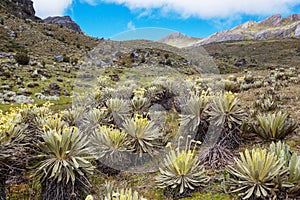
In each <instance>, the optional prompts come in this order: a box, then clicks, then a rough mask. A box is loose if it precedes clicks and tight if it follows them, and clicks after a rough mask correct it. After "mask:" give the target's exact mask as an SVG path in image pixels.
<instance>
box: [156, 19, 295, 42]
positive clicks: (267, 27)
mask: <svg viewBox="0 0 300 200" xmlns="http://www.w3.org/2000/svg"><path fill="white" fill-rule="evenodd" d="M177 35H180V34H179V33H177ZM171 36H172V34H171V35H170V36H167V37H165V38H172V37H171ZM299 36H300V14H292V15H290V16H288V17H286V18H282V16H281V15H280V14H276V15H273V16H270V17H268V18H266V19H265V20H263V21H260V22H255V21H248V22H245V23H244V24H241V25H239V26H236V27H234V28H232V29H230V30H225V31H221V32H217V33H215V34H213V35H211V36H209V37H207V38H202V39H201V38H194V39H193V41H192V42H191V41H190V43H186V45H185V46H184V45H182V44H184V42H182V41H186V38H191V37H189V36H186V37H177V43H174V42H172V40H166V39H165V38H163V39H161V40H159V41H160V42H164V43H167V44H170V45H173V46H176V44H181V45H180V46H177V47H193V46H201V45H204V44H209V43H214V42H225V41H240V40H265V39H282V38H296V37H299ZM180 40H182V41H180Z"/></svg>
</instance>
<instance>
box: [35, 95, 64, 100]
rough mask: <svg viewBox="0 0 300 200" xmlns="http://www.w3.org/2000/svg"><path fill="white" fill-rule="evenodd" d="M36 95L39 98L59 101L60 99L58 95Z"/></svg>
mask: <svg viewBox="0 0 300 200" xmlns="http://www.w3.org/2000/svg"><path fill="white" fill-rule="evenodd" d="M34 96H35V97H36V98H38V99H41V100H46V101H58V100H59V97H57V96H45V95H43V94H42V93H35V94H34Z"/></svg>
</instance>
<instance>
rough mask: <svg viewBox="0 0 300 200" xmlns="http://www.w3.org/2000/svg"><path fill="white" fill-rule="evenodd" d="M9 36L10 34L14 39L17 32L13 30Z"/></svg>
mask: <svg viewBox="0 0 300 200" xmlns="http://www.w3.org/2000/svg"><path fill="white" fill-rule="evenodd" d="M9 36H10V37H11V38H12V39H14V38H15V37H16V34H15V32H14V31H11V32H10V34H9Z"/></svg>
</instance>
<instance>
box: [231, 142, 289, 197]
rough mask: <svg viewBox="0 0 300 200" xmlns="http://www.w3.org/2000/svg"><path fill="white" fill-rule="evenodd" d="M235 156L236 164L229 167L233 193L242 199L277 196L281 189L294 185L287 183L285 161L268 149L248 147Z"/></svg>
mask: <svg viewBox="0 0 300 200" xmlns="http://www.w3.org/2000/svg"><path fill="white" fill-rule="evenodd" d="M240 156H241V158H240V159H238V158H235V166H229V167H228V170H227V171H228V173H229V175H230V177H229V185H230V192H231V193H238V195H239V196H240V197H241V198H242V199H250V198H271V197H274V198H275V197H276V193H277V192H278V191H279V190H284V189H287V188H289V187H291V186H292V185H291V184H289V183H287V182H286V180H287V174H288V169H287V168H286V167H285V161H284V160H283V159H278V158H277V156H276V155H275V153H271V152H267V150H266V149H259V148H257V149H253V150H252V151H251V152H250V151H249V150H248V149H246V150H245V151H244V152H240Z"/></svg>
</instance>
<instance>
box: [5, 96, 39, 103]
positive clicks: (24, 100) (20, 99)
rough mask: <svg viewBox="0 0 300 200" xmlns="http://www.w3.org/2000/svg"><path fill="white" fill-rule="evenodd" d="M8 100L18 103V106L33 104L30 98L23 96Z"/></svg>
mask: <svg viewBox="0 0 300 200" xmlns="http://www.w3.org/2000/svg"><path fill="white" fill-rule="evenodd" d="M10 100H11V101H15V102H16V103H19V104H29V103H34V100H33V99H32V98H31V97H27V96H24V95H17V96H15V97H11V98H10Z"/></svg>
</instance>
